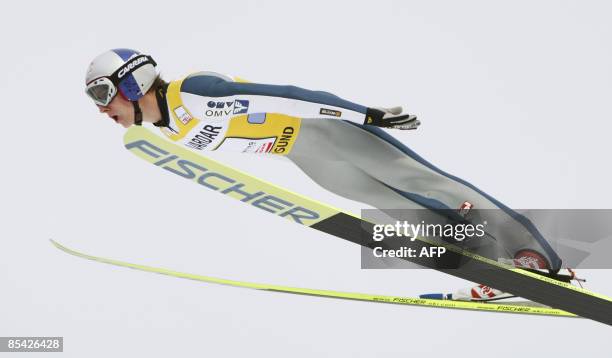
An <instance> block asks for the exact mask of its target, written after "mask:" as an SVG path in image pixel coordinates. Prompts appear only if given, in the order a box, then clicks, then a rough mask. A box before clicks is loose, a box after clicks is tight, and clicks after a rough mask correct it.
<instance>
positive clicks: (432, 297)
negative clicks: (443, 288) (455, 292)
mask: <svg viewBox="0 0 612 358" xmlns="http://www.w3.org/2000/svg"><path fill="white" fill-rule="evenodd" d="M419 298H423V299H427V300H452V295H451V294H445V293H426V294H423V295H419Z"/></svg>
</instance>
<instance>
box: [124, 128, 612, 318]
mask: <svg viewBox="0 0 612 358" xmlns="http://www.w3.org/2000/svg"><path fill="white" fill-rule="evenodd" d="M124 145H125V147H126V149H128V150H129V151H130V152H132V153H133V154H135V155H137V156H138V157H140V158H142V159H144V160H146V161H147V162H149V163H152V164H154V165H156V166H158V167H160V168H162V169H164V170H165V171H168V172H171V173H173V174H176V175H178V176H180V177H183V178H185V179H187V180H190V181H195V182H196V183H198V184H200V185H202V186H204V187H206V188H207V189H210V190H213V191H217V192H220V193H222V194H224V195H227V196H230V197H233V198H235V199H238V200H240V201H242V202H244V203H246V204H248V205H252V206H254V207H257V208H258V209H262V210H264V211H267V212H270V213H272V214H275V215H277V216H280V217H282V218H284V219H287V220H290V221H293V222H296V223H298V224H301V225H304V226H308V227H310V228H313V229H316V230H318V231H321V232H324V233H327V234H330V235H333V236H336V237H339V238H342V239H345V240H347V241H350V242H353V243H356V244H358V245H361V246H364V247H368V248H372V247H373V245H374V242H373V241H371V240H368V239H367V238H368V237H370V238H371V236H368V234H369V233H370V232H371V231H372V230H371V229H372V226H373V225H374V224H372V223H370V222H367V221H365V220H362V219H361V218H359V217H357V216H355V215H352V214H349V213H346V212H343V211H341V210H339V209H336V208H333V207H331V206H329V205H326V204H323V203H320V202H317V201H315V200H312V199H310V198H307V197H305V196H302V195H299V194H296V193H293V192H291V191H289V190H286V189H284V188H281V187H279V186H277V185H274V184H271V183H269V182H266V181H263V180H260V179H258V178H255V177H253V176H251V175H249V174H246V173H244V172H241V171H239V170H236V169H233V168H231V167H228V166H226V165H223V164H221V163H219V162H217V161H214V160H211V159H209V158H206V157H203V156H200V155H198V154H196V153H194V152H191V151H189V150H187V149H185V148H182V147H180V146H179V145H176V144H174V143H171V142H169V141H167V140H165V139H163V138H160V137H159V136H156V135H155V134H153V133H152V132H150V131H149V130H148V129H146V128H142V127H132V128H130V129H129V130H128V131H127V132H126V134H125V136H124ZM364 233H365V235H364ZM413 243H414V246H413V247H414V248H415V249H416V250H418V251H420V250H421V249H431V248H433V247H434V246H439V245H438V244H436V243H433V242H430V241H428V240H425V239H423V238H418V239H417V240H416V241H414V242H413ZM449 248H450V250H449V252H447V257H448V258H449V260H459V259H469V260H471V262H470V267H469V268H468V267H460V268H456V269H448V268H442V267H438V266H436V265H435V264H434V263H432V261H431V260H425V259H420V258H409V259H408V258H406V260H409V261H411V262H415V263H417V264H420V265H422V266H425V267H429V268H432V269H436V270H438V271H440V272H443V273H447V274H450V275H453V276H456V277H459V278H462V279H466V280H468V281H472V282H478V283H481V284H484V285H487V286H490V287H495V288H496V289H499V290H502V291H503V292H508V293H511V294H514V295H516V296H520V297H523V298H525V299H528V300H531V301H534V302H537V303H540V304H543V305H546V306H550V307H554V308H557V309H561V310H563V311H566V312H570V313H573V314H575V315H578V316H582V317H585V318H590V319H593V320H595V321H599V322H602V323H605V324H608V325H612V299H611V298H610V297H607V296H605V295H601V294H597V293H593V292H590V291H588V290H585V289H583V288H580V287H575V286H573V285H571V284H569V283H566V282H561V281H558V280H555V279H554V278H550V277H546V276H544V275H540V274H538V273H534V272H530V271H527V270H523V269H520V268H515V267H511V266H508V265H505V264H502V263H498V262H497V261H494V260H491V259H488V258H485V257H482V256H479V255H476V254H474V253H471V252H468V251H462V250H457V249H453V247H452V246H449Z"/></svg>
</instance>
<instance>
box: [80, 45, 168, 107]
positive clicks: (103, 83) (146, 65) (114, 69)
mask: <svg viewBox="0 0 612 358" xmlns="http://www.w3.org/2000/svg"><path fill="white" fill-rule="evenodd" d="M156 65H157V64H156V63H155V61H154V60H153V58H151V56H148V55H143V54H141V53H140V52H138V51H136V50H131V49H124V48H121V49H113V50H110V51H106V52H104V53H102V54H100V55H99V56H97V57H96V58H95V59H94V60H93V61H92V62H91V64H90V65H89V68H88V69H87V74H86V76H85V85H86V86H87V88H86V90H85V92H86V93H87V95H88V96H89V97H90V98H91V99H93V101H94V102H95V103H96V104H97V105H100V106H107V105H108V104H109V103H110V102H111V101H112V100H113V98H114V97H115V96H116V95H117V93H121V95H122V96H123V97H124V98H125V99H127V100H128V101H131V102H137V101H138V99H140V98H142V96H144V95H145V93H147V91H148V90H149V88H151V86H152V85H153V82H155V78H157V72H156V70H155V66H156Z"/></svg>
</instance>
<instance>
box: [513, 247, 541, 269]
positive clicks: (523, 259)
mask: <svg viewBox="0 0 612 358" xmlns="http://www.w3.org/2000/svg"><path fill="white" fill-rule="evenodd" d="M514 265H515V266H516V267H525V268H530V269H548V261H547V260H546V258H545V257H544V256H542V255H540V254H539V253H537V252H536V251H533V250H521V251H519V252H517V253H516V255H514Z"/></svg>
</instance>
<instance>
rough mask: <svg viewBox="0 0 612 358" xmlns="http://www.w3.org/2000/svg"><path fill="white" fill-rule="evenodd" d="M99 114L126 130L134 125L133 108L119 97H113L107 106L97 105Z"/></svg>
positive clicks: (128, 102)
mask: <svg viewBox="0 0 612 358" xmlns="http://www.w3.org/2000/svg"><path fill="white" fill-rule="evenodd" d="M98 109H99V110H100V113H106V115H107V116H108V117H109V118H111V119H113V120H114V121H115V123H118V124H121V125H122V126H123V127H124V128H128V127H130V126H132V125H133V124H134V107H133V106H132V103H130V101H128V100H127V99H125V98H123V96H121V95H117V96H115V98H113V100H112V101H111V102H110V103H109V104H108V105H107V106H100V105H98Z"/></svg>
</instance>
